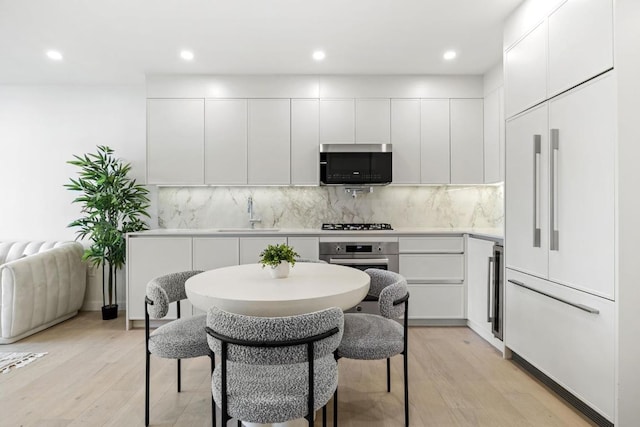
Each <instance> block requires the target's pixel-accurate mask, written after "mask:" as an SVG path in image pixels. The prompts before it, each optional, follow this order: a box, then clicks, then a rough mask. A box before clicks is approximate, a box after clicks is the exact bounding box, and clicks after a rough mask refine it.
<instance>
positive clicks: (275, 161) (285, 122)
mask: <svg viewBox="0 0 640 427" xmlns="http://www.w3.org/2000/svg"><path fill="white" fill-rule="evenodd" d="M290 117H291V106H290V101H289V100H288V99H250V100H249V143H248V159H247V164H248V178H247V182H248V184H254V185H255V184H268V185H276V184H280V185H283V184H284V185H286V184H289V183H290V181H291V178H290V172H289V168H290V152H291V119H290Z"/></svg>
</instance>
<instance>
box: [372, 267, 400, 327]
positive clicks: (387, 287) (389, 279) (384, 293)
mask: <svg viewBox="0 0 640 427" xmlns="http://www.w3.org/2000/svg"><path fill="white" fill-rule="evenodd" d="M365 273H367V274H368V275H369V277H370V278H371V284H370V285H369V292H368V294H369V295H371V296H374V297H376V298H378V307H379V308H380V314H382V315H383V316H384V317H386V318H389V319H397V318H399V317H400V316H402V315H403V314H404V312H405V307H406V306H405V304H397V305H394V304H393V303H394V302H395V301H397V300H399V299H400V298H402V297H404V296H406V295H407V293H408V288H407V279H405V278H404V277H403V276H402V275H400V274H398V273H395V272H393V271H388V270H380V269H379V268H368V269H366V270H365Z"/></svg>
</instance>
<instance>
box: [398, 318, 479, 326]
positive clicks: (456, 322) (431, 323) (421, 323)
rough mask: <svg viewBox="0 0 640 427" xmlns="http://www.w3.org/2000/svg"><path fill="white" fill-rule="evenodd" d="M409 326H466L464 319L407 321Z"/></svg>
mask: <svg viewBox="0 0 640 427" xmlns="http://www.w3.org/2000/svg"><path fill="white" fill-rule="evenodd" d="M409 326H467V320H466V319H409Z"/></svg>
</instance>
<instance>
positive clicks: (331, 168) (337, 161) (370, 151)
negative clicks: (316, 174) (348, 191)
mask: <svg viewBox="0 0 640 427" xmlns="http://www.w3.org/2000/svg"><path fill="white" fill-rule="evenodd" d="M391 155H392V152H391V144H320V185H386V184H390V183H391V178H392V172H393V171H392V162H391Z"/></svg>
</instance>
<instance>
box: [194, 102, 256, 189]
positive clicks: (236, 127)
mask: <svg viewBox="0 0 640 427" xmlns="http://www.w3.org/2000/svg"><path fill="white" fill-rule="evenodd" d="M204 133H205V149H204V153H205V156H204V158H205V183H207V184H218V185H237V184H246V183H247V100H246V99H207V101H206V104H205V132H204Z"/></svg>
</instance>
